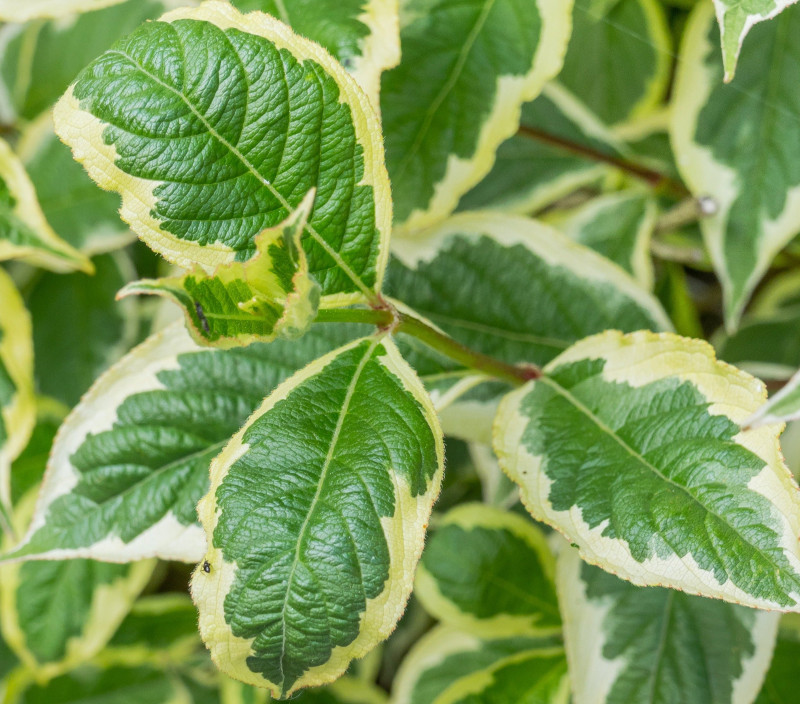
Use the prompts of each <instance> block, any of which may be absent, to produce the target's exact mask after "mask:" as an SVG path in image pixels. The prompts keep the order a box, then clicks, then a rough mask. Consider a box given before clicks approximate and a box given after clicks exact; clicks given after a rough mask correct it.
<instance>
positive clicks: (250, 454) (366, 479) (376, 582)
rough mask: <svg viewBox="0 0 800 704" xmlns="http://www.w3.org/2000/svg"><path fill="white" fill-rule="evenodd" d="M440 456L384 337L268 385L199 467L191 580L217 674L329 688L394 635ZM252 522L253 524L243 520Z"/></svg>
mask: <svg viewBox="0 0 800 704" xmlns="http://www.w3.org/2000/svg"><path fill="white" fill-rule="evenodd" d="M443 454H444V449H443V444H442V436H441V430H440V429H439V425H438V420H437V419H436V415H435V412H434V410H433V406H432V404H431V402H430V400H429V398H428V397H427V394H426V392H425V390H424V388H423V387H422V385H421V383H420V382H419V380H418V379H417V378H416V376H415V375H414V372H413V371H412V370H411V368H410V367H408V365H407V364H406V362H404V361H403V359H402V357H400V355H399V353H398V352H397V349H396V348H395V346H394V344H393V343H392V342H391V341H390V340H389V339H388V338H386V337H384V336H378V337H372V338H365V339H362V340H357V341H355V342H353V343H350V344H349V345H346V346H345V347H342V348H340V349H339V350H335V351H334V352H332V353H330V354H329V355H326V356H325V357H323V358H322V359H320V360H317V361H316V362H314V363H312V364H311V365H309V366H308V367H306V368H305V369H303V370H302V371H300V372H298V373H297V374H295V375H294V376H293V377H291V378H290V379H288V380H287V381H286V382H284V383H283V384H282V385H281V386H279V387H278V388H277V389H276V390H275V391H274V392H273V393H272V394H271V395H270V396H269V397H267V399H266V400H265V401H264V403H263V404H262V405H261V406H260V407H259V408H258V410H257V411H256V412H255V413H254V414H253V415H252V416H251V418H250V419H249V420H248V422H247V424H246V425H245V426H244V427H243V428H242V430H241V431H240V432H239V433H237V434H236V435H235V436H234V438H233V439H232V440H231V442H230V443H229V444H228V445H227V446H226V448H225V449H224V450H223V451H222V453H220V455H218V456H217V457H216V458H215V459H214V461H213V463H212V466H211V489H210V491H209V493H208V494H207V495H206V496H205V497H204V498H203V500H202V501H201V502H200V504H199V507H198V513H199V515H200V520H201V522H202V524H203V527H204V529H205V531H206V535H207V537H208V542H209V548H208V551H207V553H206V555H205V559H204V561H203V563H202V564H201V566H200V567H198V569H197V570H196V571H195V574H194V577H193V579H192V595H193V598H194V600H195V603H196V604H197V605H198V608H199V611H200V632H201V634H202V636H203V639H204V640H205V642H206V644H207V645H208V647H209V648H210V650H211V653H212V657H213V658H214V660H215V662H216V664H217V665H218V666H219V667H220V669H222V670H223V672H226V673H227V674H230V675H231V676H233V677H235V678H237V679H240V680H242V681H244V682H249V683H251V684H255V685H258V686H262V687H266V688H268V689H269V690H270V691H271V692H273V694H274V695H276V696H288V695H290V694H291V693H292V692H295V691H297V690H298V689H300V688H303V687H309V686H315V685H319V684H324V683H326V682H330V681H332V680H334V679H336V678H337V677H338V676H340V675H341V674H342V673H343V672H344V670H345V669H346V668H347V666H348V665H349V663H350V661H351V660H352V659H353V658H357V657H361V656H363V655H364V654H366V653H367V652H368V651H369V650H370V649H372V648H373V647H374V646H375V645H377V644H378V643H379V642H380V641H381V640H383V639H384V638H386V637H387V636H388V635H389V633H391V631H392V630H393V629H394V627H395V625H396V623H397V620H398V619H399V617H400V615H401V614H402V612H403V610H404V608H405V602H406V600H407V598H408V596H409V594H410V592H411V583H412V580H413V573H414V567H415V566H416V562H417V560H418V559H419V555H420V553H421V552H422V544H423V540H424V534H425V527H426V525H427V521H428V517H429V515H430V511H431V508H432V504H433V501H434V500H435V498H436V496H437V494H438V492H439V485H440V482H441V477H442V470H443V461H444V457H443ZM256 517H257V518H256Z"/></svg>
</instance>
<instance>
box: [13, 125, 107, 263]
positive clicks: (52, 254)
mask: <svg viewBox="0 0 800 704" xmlns="http://www.w3.org/2000/svg"><path fill="white" fill-rule="evenodd" d="M5 259H24V260H25V261H28V262H30V263H31V264H36V265H38V266H43V267H46V268H48V269H53V270H54V271H71V270H73V269H82V270H83V271H87V272H91V271H92V265H91V262H90V261H89V260H88V259H87V258H86V257H85V256H84V255H82V254H81V253H80V252H78V251H76V250H75V249H74V248H73V247H71V246H70V245H68V244H67V243H66V242H64V241H63V240H62V239H61V238H59V237H58V235H56V233H55V232H53V230H52V228H51V227H50V225H49V224H48V222H47V220H45V217H44V215H43V214H42V210H41V208H40V206H39V203H38V201H37V200H36V191H35V190H34V187H33V184H32V183H31V181H30V179H29V178H28V174H27V173H26V172H25V167H24V166H23V165H22V163H21V162H20V160H19V158H18V157H17V156H16V154H14V152H13V151H12V150H11V147H10V146H9V145H8V144H7V143H6V142H5V141H3V140H2V139H0V261H2V260H5Z"/></svg>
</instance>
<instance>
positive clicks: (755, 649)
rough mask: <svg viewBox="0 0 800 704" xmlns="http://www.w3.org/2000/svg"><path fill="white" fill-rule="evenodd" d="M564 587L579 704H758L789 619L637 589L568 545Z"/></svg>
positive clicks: (562, 560) (561, 571)
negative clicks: (783, 625)
mask: <svg viewBox="0 0 800 704" xmlns="http://www.w3.org/2000/svg"><path fill="white" fill-rule="evenodd" d="M558 585H559V597H560V599H561V609H562V612H563V614H564V622H565V624H566V632H565V641H566V648H567V659H568V660H569V665H570V677H571V680H572V689H573V699H574V702H575V704H657V703H659V702H682V703H683V704H751V702H752V701H753V699H754V698H755V697H756V695H757V694H758V691H759V689H760V688H761V684H762V682H763V681H764V675H765V674H766V671H767V668H768V667H769V661H770V656H771V655H772V649H773V647H774V645H775V635H776V632H777V629H778V621H779V619H780V614H777V613H767V612H764V611H759V610H756V609H748V608H746V607H744V606H738V605H736V604H726V603H725V602H722V601H715V600H712V599H703V598H702V597H698V596H690V595H688V594H683V593H681V592H679V591H676V590H674V589H663V588H660V587H654V588H648V589H645V588H643V587H636V586H634V585H632V584H629V583H628V582H624V581H622V580H621V579H618V578H617V577H615V576H614V575H612V574H608V573H607V572H603V571H602V570H600V569H598V568H597V567H592V566H591V565H587V564H586V563H585V562H582V561H581V559H580V558H579V557H578V552H577V550H573V549H572V548H569V547H567V546H566V545H564V548H563V551H562V552H561V554H560V555H559V558H558Z"/></svg>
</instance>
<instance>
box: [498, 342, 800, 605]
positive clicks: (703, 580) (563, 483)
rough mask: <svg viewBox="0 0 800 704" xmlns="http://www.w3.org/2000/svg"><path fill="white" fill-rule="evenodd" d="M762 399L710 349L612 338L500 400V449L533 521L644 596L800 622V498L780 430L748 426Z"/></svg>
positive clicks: (565, 357) (576, 351) (580, 350)
mask: <svg viewBox="0 0 800 704" xmlns="http://www.w3.org/2000/svg"><path fill="white" fill-rule="evenodd" d="M764 398H765V389H764V385H763V383H762V382H760V381H758V380H757V379H755V378H753V377H751V376H750V375H748V374H746V373H744V372H742V371H740V370H738V369H736V368H735V367H731V366H730V365H727V364H725V363H723V362H719V361H717V360H716V359H715V357H714V352H713V349H712V348H711V347H710V345H708V344H707V343H705V342H702V341H699V340H692V339H689V338H682V337H679V336H677V335H673V334H670V333H662V334H654V333H649V332H638V333H632V334H629V335H623V334H622V333H620V332H616V331H608V332H605V333H602V334H600V335H596V336H594V337H590V338H587V339H585V340H582V341H581V342H579V343H577V344H575V345H573V346H572V347H571V348H569V349H568V350H566V351H565V352H564V353H562V354H561V355H559V356H558V357H557V358H556V359H554V360H553V361H552V362H550V363H549V364H548V365H547V366H546V367H545V368H544V375H543V376H542V378H541V379H539V380H537V381H534V382H530V383H529V384H526V385H525V386H523V387H522V388H520V389H519V390H517V391H515V392H513V393H511V394H509V395H508V396H507V397H506V398H505V399H504V401H503V403H502V405H501V407H500V410H499V411H498V415H497V418H496V420H495V426H494V435H495V442H494V445H495V451H496V452H497V453H498V456H499V458H500V464H501V466H502V467H503V469H504V471H506V473H508V475H509V476H510V477H511V478H512V479H513V480H514V481H515V482H517V483H518V484H519V485H520V487H521V497H522V501H523V503H524V504H525V505H526V507H527V508H528V510H529V511H530V512H531V513H532V514H533V515H534V517H536V518H537V519H539V520H543V521H545V522H547V523H549V524H550V525H552V526H553V527H555V528H557V529H558V530H559V531H561V532H562V533H563V534H564V535H565V536H566V537H567V538H568V539H569V540H570V542H572V543H575V544H576V545H577V546H578V548H579V550H580V553H581V557H583V558H584V560H586V561H587V562H589V563H591V564H595V565H598V566H600V567H603V568H604V569H606V570H608V571H610V572H613V573H615V574H617V575H618V576H620V577H622V578H624V579H627V580H629V581H631V582H633V583H634V584H638V585H641V586H650V585H660V586H665V587H672V588H675V589H681V590H683V591H686V592H688V593H692V594H699V595H701V596H708V597H716V598H719V599H724V600H726V601H730V602H735V603H741V604H744V605H747V606H753V607H760V608H765V609H773V610H782V611H800V545H798V540H797V536H798V535H800V492H798V489H797V485H796V484H795V482H794V479H793V478H792V476H791V473H790V472H789V470H788V469H787V467H786V465H785V464H784V461H783V458H782V456H781V452H780V447H779V444H778V435H779V434H780V431H781V430H782V428H781V427H780V426H769V427H765V428H761V429H758V430H750V431H742V430H741V428H740V426H739V424H740V423H741V422H743V421H744V420H745V419H746V418H748V417H749V416H750V415H751V414H752V413H753V412H754V411H755V410H756V409H757V408H758V407H759V406H760V405H761V404H762V403H763V401H764Z"/></svg>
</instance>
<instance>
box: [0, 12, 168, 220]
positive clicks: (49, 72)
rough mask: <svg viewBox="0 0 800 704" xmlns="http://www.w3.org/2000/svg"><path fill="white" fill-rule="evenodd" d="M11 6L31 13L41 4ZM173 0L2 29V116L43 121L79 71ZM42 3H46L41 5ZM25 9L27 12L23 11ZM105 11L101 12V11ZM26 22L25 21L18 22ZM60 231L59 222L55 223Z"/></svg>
mask: <svg viewBox="0 0 800 704" xmlns="http://www.w3.org/2000/svg"><path fill="white" fill-rule="evenodd" d="M10 2H11V3H12V4H14V5H16V6H17V7H19V8H20V10H19V11H20V12H29V11H30V8H31V5H36V3H35V2H34V3H22V4H21V3H18V2H15V0H10ZM170 2H173V0H124V1H123V0H119V1H118V2H117V3H116V4H115V5H113V6H110V7H103V5H111V3H108V2H106V3H94V4H93V5H90V4H88V3H84V7H83V8H81V11H84V10H90V11H88V12H86V13H85V14H81V15H79V16H76V15H71V14H70V15H68V16H67V17H66V18H63V19H55V20H52V21H40V22H27V23H26V24H14V25H5V26H4V27H3V28H2V29H0V33H1V35H2V42H3V52H2V54H0V80H1V81H2V84H4V86H5V89H6V90H5V91H3V90H2V88H1V87H0V96H3V93H7V96H4V97H7V99H8V105H7V106H5V105H4V103H5V101H4V99H3V97H0V105H3V108H5V110H6V111H7V112H8V114H6V115H3V108H0V115H3V119H4V120H6V121H7V122H8V123H10V124H11V123H18V122H20V121H21V120H25V121H31V120H35V119H36V118H38V117H39V116H40V115H42V114H43V113H45V112H46V111H48V110H49V108H51V107H52V106H53V104H54V103H55V102H56V100H58V99H59V98H60V97H61V94H62V93H63V92H64V91H65V90H66V89H67V88H68V87H69V84H70V83H72V81H74V80H75V78H76V76H77V75H78V73H80V71H81V70H82V69H83V68H84V67H85V66H86V65H87V64H88V63H89V62H90V61H92V60H93V59H95V58H97V56H99V55H100V54H101V53H102V52H103V51H105V50H106V49H108V48H109V47H110V46H111V45H112V44H113V43H114V42H115V41H117V40H118V39H120V38H121V37H123V36H125V35H126V34H128V33H129V32H132V31H133V30H134V29H136V27H138V26H139V25H140V24H141V23H142V22H145V21H146V20H151V19H155V18H156V17H158V16H159V15H161V14H162V13H163V12H164V10H165V9H166V6H167V5H168V4H169V3H170ZM39 4H40V5H41V0H40V3H39ZM23 5H24V8H23ZM70 5H72V6H75V5H76V2H75V0H54V1H53V2H51V7H53V8H54V9H56V8H57V10H58V12H59V13H60V12H62V11H63V12H65V13H71V12H73V11H74V10H71V9H70ZM97 8H101V9H97ZM19 21H21V20H19ZM52 224H53V226H54V227H55V229H56V232H60V231H59V229H58V226H57V224H56V223H55V222H54V223H52Z"/></svg>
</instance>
